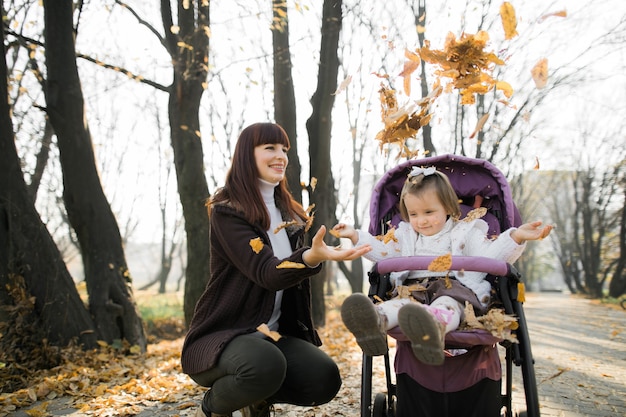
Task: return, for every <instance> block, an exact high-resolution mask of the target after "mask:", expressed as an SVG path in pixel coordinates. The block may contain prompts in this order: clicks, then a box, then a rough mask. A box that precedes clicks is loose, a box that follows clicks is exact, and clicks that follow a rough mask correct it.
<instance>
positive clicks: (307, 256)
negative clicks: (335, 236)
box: [302, 226, 372, 266]
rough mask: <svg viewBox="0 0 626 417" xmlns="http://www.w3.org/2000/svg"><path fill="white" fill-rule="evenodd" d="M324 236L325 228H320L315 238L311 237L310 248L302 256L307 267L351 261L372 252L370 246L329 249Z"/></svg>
mask: <svg viewBox="0 0 626 417" xmlns="http://www.w3.org/2000/svg"><path fill="white" fill-rule="evenodd" d="M324 235H326V226H321V227H320V229H319V230H318V231H317V233H315V236H313V240H312V242H311V248H310V249H308V250H306V251H304V253H303V254H302V259H303V260H304V262H305V263H306V264H307V265H311V266H313V265H317V264H319V263H320V262H324V261H351V260H353V259H356V258H359V257H361V256H363V255H365V254H366V253H367V252H369V251H371V250H372V248H371V246H370V245H362V246H357V247H353V248H348V249H343V248H341V247H330V246H328V245H326V243H325V242H324Z"/></svg>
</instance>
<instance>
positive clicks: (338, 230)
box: [330, 223, 359, 243]
mask: <svg viewBox="0 0 626 417" xmlns="http://www.w3.org/2000/svg"><path fill="white" fill-rule="evenodd" d="M330 234H331V235H333V236H335V237H337V238H341V237H343V238H348V239H350V240H351V241H352V243H356V242H357V241H358V240H359V234H358V233H357V231H356V230H354V227H352V226H348V225H347V224H344V223H339V224H337V225H335V227H333V228H332V229H331V231H330Z"/></svg>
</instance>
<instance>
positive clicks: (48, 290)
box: [0, 31, 97, 349]
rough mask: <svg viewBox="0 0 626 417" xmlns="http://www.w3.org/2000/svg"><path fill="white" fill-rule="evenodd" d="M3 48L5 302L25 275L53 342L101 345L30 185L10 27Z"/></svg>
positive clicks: (1, 256)
mask: <svg viewBox="0 0 626 417" xmlns="http://www.w3.org/2000/svg"><path fill="white" fill-rule="evenodd" d="M0 48H1V51H2V59H1V60H0V80H1V82H0V97H4V99H3V100H1V101H0V305H8V304H11V303H12V300H11V299H10V297H9V296H8V294H7V290H8V289H9V288H10V286H11V285H12V281H13V279H14V278H17V277H19V276H22V277H23V278H24V282H25V284H26V290H27V291H28V293H29V295H30V296H33V297H34V299H35V307H34V312H35V314H36V316H37V317H38V318H39V320H41V324H42V329H43V330H44V334H45V337H46V338H47V339H48V340H49V341H50V342H51V343H52V344H55V345H61V346H64V345H67V344H68V343H69V342H70V341H72V340H76V341H78V343H79V344H81V345H82V346H84V347H85V348H88V349H91V348H95V347H96V346H97V337H96V336H97V335H96V333H95V328H94V323H93V321H92V320H91V317H90V316H89V313H88V311H87V309H86V308H85V306H84V304H83V302H82V300H81V299H80V297H79V295H78V292H77V291H76V286H75V285H74V282H73V280H72V277H71V276H70V274H69V272H68V271H67V268H66V266H65V264H64V263H63V259H62V258H61V254H60V253H59V250H58V249H57V247H56V245H55V243H54V241H53V240H52V237H51V236H50V234H49V233H48V230H47V229H46V227H45V225H44V224H43V223H42V221H41V219H40V218H39V215H38V214H37V211H36V210H35V207H34V203H33V200H32V198H31V196H30V195H29V193H28V191H27V189H26V183H25V182H24V177H23V174H22V171H21V168H20V160H19V158H18V155H17V150H16V148H15V142H14V136H13V125H12V121H11V116H10V108H9V104H8V102H7V100H6V98H7V97H8V91H7V79H8V77H7V66H6V60H5V56H6V55H5V53H6V52H5V50H4V31H2V33H1V34H0Z"/></svg>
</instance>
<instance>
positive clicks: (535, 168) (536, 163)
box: [533, 156, 539, 170]
mask: <svg viewBox="0 0 626 417" xmlns="http://www.w3.org/2000/svg"><path fill="white" fill-rule="evenodd" d="M533 169H534V170H537V169H539V158H538V157H536V156H535V166H534V167H533Z"/></svg>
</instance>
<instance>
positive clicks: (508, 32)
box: [500, 1, 518, 39]
mask: <svg viewBox="0 0 626 417" xmlns="http://www.w3.org/2000/svg"><path fill="white" fill-rule="evenodd" d="M500 18H501V19H502V27H503V28H504V38H505V39H513V38H514V37H515V36H517V35H518V33H517V18H516V17H515V8H513V5H512V4H511V3H509V2H508V1H505V2H504V3H502V6H500Z"/></svg>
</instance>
